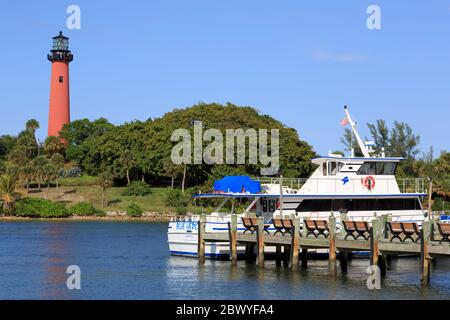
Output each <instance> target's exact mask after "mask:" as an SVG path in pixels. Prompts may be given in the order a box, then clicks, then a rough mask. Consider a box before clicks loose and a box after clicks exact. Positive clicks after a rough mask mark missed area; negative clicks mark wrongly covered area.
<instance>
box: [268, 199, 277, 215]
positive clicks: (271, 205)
mask: <svg viewBox="0 0 450 320" xmlns="http://www.w3.org/2000/svg"><path fill="white" fill-rule="evenodd" d="M275 204H276V200H269V212H275Z"/></svg>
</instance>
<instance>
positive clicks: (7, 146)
mask: <svg viewBox="0 0 450 320" xmlns="http://www.w3.org/2000/svg"><path fill="white" fill-rule="evenodd" d="M16 140H17V138H15V137H12V136H10V135H3V136H0V159H5V158H6V157H7V155H8V154H9V153H10V152H11V150H12V149H13V148H14V146H15V144H16Z"/></svg>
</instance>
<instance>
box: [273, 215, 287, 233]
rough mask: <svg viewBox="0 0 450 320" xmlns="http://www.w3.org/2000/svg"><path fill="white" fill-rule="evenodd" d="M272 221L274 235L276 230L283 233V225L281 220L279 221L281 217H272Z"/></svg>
mask: <svg viewBox="0 0 450 320" xmlns="http://www.w3.org/2000/svg"><path fill="white" fill-rule="evenodd" d="M272 223H273V226H274V228H275V233H274V235H276V234H277V233H278V232H279V233H281V234H282V235H284V226H283V222H282V221H281V219H278V218H274V219H272Z"/></svg>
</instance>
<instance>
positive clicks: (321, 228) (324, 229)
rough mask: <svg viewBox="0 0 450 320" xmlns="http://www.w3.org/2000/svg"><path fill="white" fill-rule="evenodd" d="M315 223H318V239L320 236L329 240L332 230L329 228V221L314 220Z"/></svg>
mask: <svg viewBox="0 0 450 320" xmlns="http://www.w3.org/2000/svg"><path fill="white" fill-rule="evenodd" d="M314 222H315V223H316V229H317V231H318V232H319V233H318V234H317V237H316V238H318V237H319V236H320V235H323V236H324V237H325V238H328V235H329V233H330V229H329V228H328V221H327V220H314Z"/></svg>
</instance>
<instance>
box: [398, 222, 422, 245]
mask: <svg viewBox="0 0 450 320" xmlns="http://www.w3.org/2000/svg"><path fill="white" fill-rule="evenodd" d="M400 224H401V226H402V230H403V234H404V235H405V238H404V239H403V242H405V240H406V239H411V241H412V242H418V241H419V240H420V232H419V227H418V226H417V223H415V222H401V223H400ZM413 236H416V239H414V238H413Z"/></svg>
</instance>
